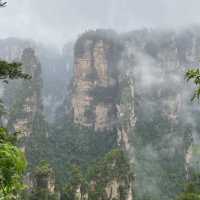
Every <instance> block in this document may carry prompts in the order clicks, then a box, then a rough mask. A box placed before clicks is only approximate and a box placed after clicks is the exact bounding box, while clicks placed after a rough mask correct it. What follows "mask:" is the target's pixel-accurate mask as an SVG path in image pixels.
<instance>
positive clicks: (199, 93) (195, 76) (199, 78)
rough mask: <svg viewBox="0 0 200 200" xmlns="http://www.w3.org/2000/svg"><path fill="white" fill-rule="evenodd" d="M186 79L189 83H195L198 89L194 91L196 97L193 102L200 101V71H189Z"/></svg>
mask: <svg viewBox="0 0 200 200" xmlns="http://www.w3.org/2000/svg"><path fill="white" fill-rule="evenodd" d="M185 77H186V79H187V81H190V80H192V81H193V83H194V84H195V85H196V89H195V91H194V95H193V97H192V100H194V99H197V100H199V99H200V69H198V68H197V69H189V70H188V71H187V72H186V74H185Z"/></svg>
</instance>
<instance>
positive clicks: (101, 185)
mask: <svg viewBox="0 0 200 200" xmlns="http://www.w3.org/2000/svg"><path fill="white" fill-rule="evenodd" d="M199 35H200V28H199V27H190V28H188V29H185V30H181V31H172V30H147V29H143V30H136V31H132V32H129V33H123V34H122V33H121V34H117V33H115V32H114V31H112V30H96V31H88V32H85V33H83V34H82V35H81V36H80V37H79V38H78V39H77V41H76V42H75V44H73V43H69V44H67V45H65V47H64V48H63V52H62V53H57V52H56V51H55V50H53V49H51V48H50V47H49V48H46V47H45V48H44V47H42V46H40V45H36V44H34V45H33V43H30V42H29V45H27V43H26V42H21V43H20V44H17V45H16V42H13V41H12V40H11V41H10V40H6V41H4V42H0V46H1V45H2V48H1V51H0V55H2V58H5V59H8V60H13V59H14V60H15V59H17V60H19V61H21V62H22V64H23V66H24V69H25V71H26V70H27V72H28V73H31V74H32V76H33V78H32V80H31V81H30V82H27V81H25V82H11V84H9V85H8V86H7V87H8V88H7V89H6V90H5V96H6V98H5V102H6V103H7V108H8V110H9V111H12V110H13V108H14V110H15V111H16V110H18V112H17V114H16V112H10V115H9V118H10V120H9V123H10V125H12V126H14V128H15V127H19V128H20V129H21V130H22V129H23V128H22V126H21V125H23V127H24V121H27V120H29V121H28V122H27V123H28V127H30V129H27V128H26V129H25V132H26V137H25V138H28V139H25V140H21V143H20V144H19V145H22V146H23V145H25V146H26V148H25V149H26V154H27V158H28V161H29V168H28V172H29V173H32V172H34V170H35V169H38V168H37V167H38V165H39V166H40V162H41V161H42V160H46V161H48V164H49V165H48V166H49V167H48V170H47V171H49V172H51V173H50V175H51V177H50V176H45V177H43V178H44V179H45V180H49V183H53V186H52V185H51V186H52V187H51V188H54V191H53V192H55V190H57V191H59V192H58V193H59V194H60V195H57V197H58V196H60V198H61V199H70V200H73V199H80V200H81V199H84V200H90V199H95V200H108V199H112V200H114V199H123V200H132V199H138V200H144V199H164V200H169V199H175V198H176V196H177V194H179V193H180V192H181V191H182V190H183V189H184V186H183V183H185V181H187V180H188V179H190V178H191V174H192V173H193V171H195V172H198V169H199V168H198V164H197V162H196V161H197V160H198V159H199V130H200V126H199V123H198V121H199V116H200V115H199V112H200V110H199V106H198V104H197V103H195V102H191V101H190V98H191V97H192V91H194V90H193V89H194V88H193V86H191V85H190V84H189V83H187V82H186V80H185V78H184V74H185V72H186V70H187V69H188V68H190V67H193V66H196V67H198V66H199V56H200V36H199ZM10 43H11V44H12V45H10ZM6 44H7V45H6ZM26 45H27V46H28V47H27V46H26ZM16 46H18V47H17V48H16ZM31 46H32V47H31ZM30 47H31V48H30ZM16 49H17V50H16ZM24 49H25V50H24ZM9 52H10V53H9ZM21 56H22V58H21ZM24 93H26V95H25V96H24ZM17 99H21V100H20V102H21V103H18V104H15V103H14V102H15V101H16V100H17ZM12 105H15V106H12ZM24 109H25V110H24ZM24 111H26V112H25V113H24ZM25 127H27V126H25ZM45 166H46V165H45ZM41 168H42V169H43V167H41ZM45 169H47V168H45ZM39 180H40V179H39ZM39 180H36V182H37V181H39ZM45 185H46V186H47V185H48V183H47V182H45ZM55 185H56V187H55ZM36 188H37V189H38V184H36ZM51 188H49V192H50V193H51V191H50V190H51ZM63 188H64V189H63ZM46 189H47V190H48V187H46ZM46 189H45V190H46ZM57 191H56V192H57ZM36 193H37V192H36ZM49 198H50V197H49ZM58 198H59V197H58ZM47 199H48V198H47Z"/></svg>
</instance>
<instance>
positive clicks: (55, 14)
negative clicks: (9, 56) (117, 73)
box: [0, 0, 200, 47]
mask: <svg viewBox="0 0 200 200" xmlns="http://www.w3.org/2000/svg"><path fill="white" fill-rule="evenodd" d="M7 1H8V6H7V7H6V8H3V9H1V10H0V26H1V32H0V37H3V38H5V37H20V38H31V39H34V40H36V41H39V42H43V43H46V44H52V45H56V46H57V47H62V45H63V43H65V42H67V41H69V40H71V39H75V38H76V37H77V35H79V34H80V33H82V32H83V31H85V30H88V29H96V28H108V29H115V30H117V31H119V32H125V31H129V30H133V29H138V28H144V27H149V28H157V27H163V28H166V27H170V28H171V27H181V26H187V25H189V24H194V23H199V22H200V15H199V7H200V2H199V0H190V1H189V0H151V1H148V0H42V1H41V0H7Z"/></svg>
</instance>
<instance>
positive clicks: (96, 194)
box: [64, 149, 134, 200]
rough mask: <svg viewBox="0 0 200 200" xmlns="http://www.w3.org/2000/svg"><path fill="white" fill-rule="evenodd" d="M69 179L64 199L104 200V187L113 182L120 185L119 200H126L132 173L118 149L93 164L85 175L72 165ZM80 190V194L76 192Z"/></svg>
mask: <svg viewBox="0 0 200 200" xmlns="http://www.w3.org/2000/svg"><path fill="white" fill-rule="evenodd" d="M70 172H71V173H70V178H69V181H68V184H67V186H66V188H65V195H64V199H66V200H76V199H77V197H78V196H79V195H81V199H87V198H86V197H87V196H88V199H90V200H97V199H105V200H107V198H106V187H107V186H109V184H110V183H112V182H113V181H117V182H118V183H119V185H120V187H119V188H118V190H119V196H120V198H119V199H116V200H121V199H126V195H127V191H128V190H129V189H130V188H129V187H131V183H132V181H133V178H134V177H133V173H132V170H131V168H130V164H129V160H128V158H127V157H126V156H125V154H124V152H123V151H122V150H120V149H113V150H112V151H110V152H109V153H107V154H106V155H105V156H104V157H103V158H102V159H100V160H98V161H97V162H95V163H93V164H92V165H91V166H90V167H89V168H88V170H87V172H86V173H83V172H81V169H80V168H79V167H78V166H75V165H73V166H72V167H71V170H70ZM78 190H80V194H78V193H77V191H78Z"/></svg>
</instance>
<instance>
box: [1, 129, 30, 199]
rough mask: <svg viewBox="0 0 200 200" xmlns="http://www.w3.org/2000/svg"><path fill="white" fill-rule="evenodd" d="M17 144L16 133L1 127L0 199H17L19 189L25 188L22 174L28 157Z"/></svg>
mask: <svg viewBox="0 0 200 200" xmlns="http://www.w3.org/2000/svg"><path fill="white" fill-rule="evenodd" d="M15 144H16V135H11V134H9V133H8V131H7V130H6V129H4V128H0V199H5V200H7V199H8V200H10V199H13V198H14V197H15V198H16V199H17V197H18V193H19V191H20V190H22V189H23V188H24V185H23V183H22V176H23V173H24V171H25V169H26V165H27V164H26V159H25V156H24V154H23V152H22V151H21V150H20V149H19V148H18V147H17V146H15Z"/></svg>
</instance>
